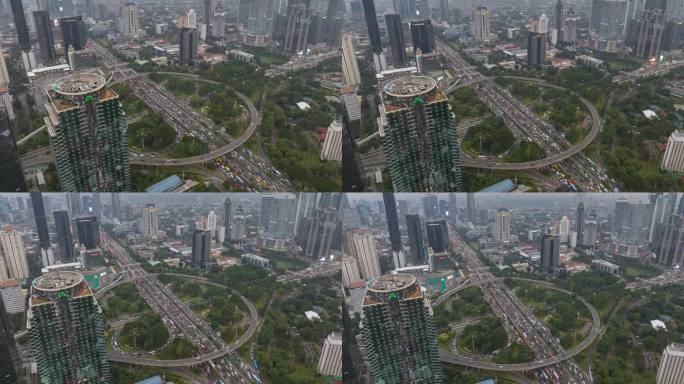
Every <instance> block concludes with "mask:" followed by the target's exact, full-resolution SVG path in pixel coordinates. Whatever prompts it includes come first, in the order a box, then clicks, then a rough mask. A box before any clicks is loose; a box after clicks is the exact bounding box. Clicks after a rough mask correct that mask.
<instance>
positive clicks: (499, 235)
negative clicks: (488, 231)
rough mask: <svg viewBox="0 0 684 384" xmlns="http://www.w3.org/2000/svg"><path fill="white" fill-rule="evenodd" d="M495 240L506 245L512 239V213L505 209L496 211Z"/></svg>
mask: <svg viewBox="0 0 684 384" xmlns="http://www.w3.org/2000/svg"><path fill="white" fill-rule="evenodd" d="M494 239H496V241H497V242H500V243H505V242H507V241H509V240H510V239H511V212H510V211H508V210H505V209H499V210H498V211H496V218H495V222H494Z"/></svg>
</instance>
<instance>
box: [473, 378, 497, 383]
mask: <svg viewBox="0 0 684 384" xmlns="http://www.w3.org/2000/svg"><path fill="white" fill-rule="evenodd" d="M477 384H496V381H494V379H487V380H482V381H480V382H479V383H477Z"/></svg>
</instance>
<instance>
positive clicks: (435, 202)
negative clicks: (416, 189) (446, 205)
mask: <svg viewBox="0 0 684 384" xmlns="http://www.w3.org/2000/svg"><path fill="white" fill-rule="evenodd" d="M423 212H424V213H425V219H427V220H430V219H436V218H439V216H440V214H439V199H438V198H437V196H436V195H432V194H429V195H425V196H424V197H423Z"/></svg>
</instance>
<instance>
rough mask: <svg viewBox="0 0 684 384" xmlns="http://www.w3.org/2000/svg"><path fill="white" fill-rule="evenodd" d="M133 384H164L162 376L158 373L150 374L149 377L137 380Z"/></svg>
mask: <svg viewBox="0 0 684 384" xmlns="http://www.w3.org/2000/svg"><path fill="white" fill-rule="evenodd" d="M135 384H164V380H162V378H161V377H160V376H159V375H157V376H152V377H150V378H149V379H145V380H142V381H138V382H137V383H135Z"/></svg>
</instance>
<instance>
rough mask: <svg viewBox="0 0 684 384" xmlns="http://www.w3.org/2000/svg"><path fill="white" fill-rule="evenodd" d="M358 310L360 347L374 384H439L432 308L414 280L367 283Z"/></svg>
mask: <svg viewBox="0 0 684 384" xmlns="http://www.w3.org/2000/svg"><path fill="white" fill-rule="evenodd" d="M362 308H363V314H364V316H363V325H362V337H363V345H364V349H365V351H366V353H367V354H368V360H369V361H370V364H369V365H370V367H371V375H372V377H373V380H374V381H375V382H376V383H380V382H382V383H388V384H389V383H412V382H414V383H424V384H440V383H442V380H443V376H442V370H441V366H440V362H439V348H438V347H437V338H436V331H435V326H434V323H433V320H432V307H431V306H430V302H429V300H428V299H427V298H426V297H425V295H424V294H423V292H422V291H421V287H420V284H419V283H418V281H417V280H416V278H415V277H413V276H411V275H406V274H396V275H385V276H380V277H378V278H376V279H373V280H371V281H370V282H369V283H368V289H367V291H366V297H365V298H364V300H363V306H362Z"/></svg>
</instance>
